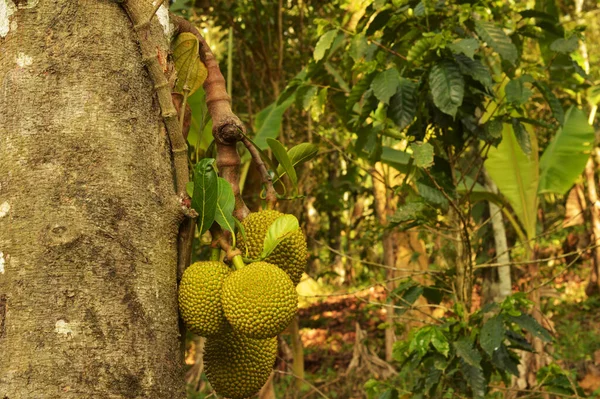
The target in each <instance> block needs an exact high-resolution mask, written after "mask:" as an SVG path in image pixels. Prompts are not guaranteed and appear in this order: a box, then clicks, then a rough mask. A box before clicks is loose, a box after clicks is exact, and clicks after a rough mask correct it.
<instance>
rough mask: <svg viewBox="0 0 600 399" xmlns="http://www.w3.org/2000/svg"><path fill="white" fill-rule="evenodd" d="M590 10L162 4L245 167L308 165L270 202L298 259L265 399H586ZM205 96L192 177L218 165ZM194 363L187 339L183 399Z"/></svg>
mask: <svg viewBox="0 0 600 399" xmlns="http://www.w3.org/2000/svg"><path fill="white" fill-rule="evenodd" d="M598 5H599V3H597V2H596V1H593V0H574V1H570V0H567V1H554V0H538V1H509V2H505V1H488V0H486V1H464V2H462V1H459V2H444V1H425V0H423V1H413V0H411V1H405V0H339V1H338V0H334V1H328V2H321V1H311V0H308V1H307V0H293V1H292V0H285V1H284V0H279V1H278V2H277V1H275V2H271V1H262V0H243V1H219V2H208V1H201V0H197V1H191V0H177V1H176V2H175V3H174V4H172V5H171V11H172V12H175V13H177V14H179V15H181V16H183V17H184V18H186V19H188V20H189V21H191V22H192V23H193V24H195V25H196V26H197V27H198V28H199V29H200V30H201V32H202V33H203V35H204V36H205V38H206V40H207V42H208V43H209V44H210V46H211V48H212V50H213V52H214V53H215V54H216V55H217V58H218V59H219V61H220V65H221V70H222V71H223V72H224V75H225V76H226V80H227V83H228V90H229V93H230V94H231V96H232V98H233V110H234V112H235V113H236V114H237V115H238V116H239V117H240V118H241V119H242V121H243V122H244V123H245V125H246V126H247V128H248V136H249V137H250V138H251V139H252V140H253V142H254V143H255V144H256V146H257V147H259V148H260V149H261V150H263V151H265V153H267V154H269V153H270V151H271V150H272V148H273V146H272V142H273V141H272V140H273V139H276V140H278V141H279V142H280V143H281V144H283V146H284V147H285V148H287V149H288V150H289V154H290V158H291V160H292V161H293V163H294V164H296V163H300V162H304V161H307V160H309V159H310V158H312V160H310V161H309V162H308V163H306V164H304V165H303V166H302V167H299V168H297V170H296V173H297V175H296V176H291V174H290V173H287V174H288V176H286V177H284V178H282V179H281V181H284V182H285V187H283V185H279V186H278V185H276V188H277V189H278V192H279V194H280V197H282V198H283V199H282V200H281V201H279V209H280V210H283V211H285V212H289V213H292V214H295V215H298V218H299V220H300V222H301V226H302V228H303V229H304V231H305V233H306V235H307V237H308V246H309V252H310V259H309V263H308V266H307V269H306V274H305V276H304V277H303V281H302V282H301V284H300V285H299V287H298V290H299V293H300V295H301V309H300V312H299V317H298V320H297V321H296V322H295V323H293V324H292V326H291V327H290V329H289V330H288V331H286V333H284V334H283V335H282V336H281V338H280V344H281V345H280V355H279V357H278V361H277V364H276V368H275V372H274V374H273V376H272V378H271V380H270V382H269V384H268V385H267V386H266V387H265V388H264V389H263V391H262V393H261V397H263V398H268V397H278V398H287V397H298V398H317V397H322V398H351V397H369V398H397V397H421V396H428V397H448V398H451V397H475V398H483V397H517V396H519V397H544V398H547V397H584V396H585V395H591V396H590V397H596V396H598V395H599V392H600V334H599V333H598V332H599V330H600V316H599V315H598V309H599V308H600V279H599V278H598V276H599V275H600V273H599V271H600V250H599V249H598V245H599V244H600V215H599V210H600V204H599V203H598V196H597V172H598V162H599V161H600V159H598V156H599V155H600V154H599V152H598V149H597V139H596V134H595V131H597V126H598V123H597V118H596V110H597V103H598V101H600V87H599V86H598V82H600V76H599V73H600V71H599V69H598V67H597V65H598V62H599V61H600V60H599V59H598V53H597V52H595V51H593V49H595V48H597V46H598V45H600V24H599V22H598V16H599V14H598V10H599V8H598ZM203 96H204V93H203V90H198V91H197V92H196V93H194V94H193V95H192V96H191V97H190V98H189V101H188V102H189V104H190V106H191V110H192V123H191V129H190V132H189V135H188V136H187V141H188V145H189V149H190V150H189V156H190V160H191V162H192V163H198V162H199V161H200V160H201V159H203V158H205V157H210V156H211V155H213V151H214V149H213V148H212V146H211V145H210V143H211V140H212V136H211V122H210V120H209V119H210V118H209V117H208V116H207V115H208V112H207V109H206V106H205V105H204V98H203ZM293 148H295V150H291V149H293ZM240 151H241V152H242V162H243V164H242V176H241V182H240V188H241V189H242V194H243V198H244V200H245V202H246V204H248V206H249V207H250V209H253V210H256V209H258V208H260V207H261V199H260V197H261V194H262V193H261V176H260V174H259V173H258V172H256V171H255V169H254V168H253V167H251V166H250V158H251V157H250V154H249V153H248V152H247V151H246V150H245V149H243V148H240ZM294 151H296V154H295V155H296V157H295V158H294V156H293V152H294ZM300 153H301V154H304V155H305V158H302V157H301V156H299V155H298V154H300ZM276 158H277V159H278V160H279V161H281V159H280V157H276ZM275 163H277V161H275ZM280 169H281V167H280ZM280 171H281V170H280ZM286 172H287V169H286ZM190 191H191V190H190ZM204 240H205V238H204ZM203 244H207V242H206V241H204V242H203V237H200V236H199V235H197V236H196V239H195V242H194V251H193V255H192V256H193V259H192V260H199V259H206V258H207V257H208V252H207V251H208V250H209V247H208V246H207V245H203ZM202 346H203V340H202V339H201V338H198V337H193V336H191V335H190V336H189V337H188V345H187V352H186V362H187V364H188V365H189V367H190V368H189V370H188V374H187V378H188V383H189V386H188V388H189V389H188V391H189V397H190V398H205V397H210V396H211V395H212V394H211V390H210V386H209V385H208V384H207V383H206V381H205V379H204V377H203V375H202V350H201V348H202Z"/></svg>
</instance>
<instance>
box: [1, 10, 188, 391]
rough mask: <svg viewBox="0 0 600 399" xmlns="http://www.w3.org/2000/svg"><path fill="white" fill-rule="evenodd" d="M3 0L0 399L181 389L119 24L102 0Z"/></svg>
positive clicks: (167, 276) (167, 209) (165, 217)
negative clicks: (4, 27) (4, 29)
mask: <svg viewBox="0 0 600 399" xmlns="http://www.w3.org/2000/svg"><path fill="white" fill-rule="evenodd" d="M147 3H148V11H149V12H151V9H152V7H153V6H152V4H151V2H147ZM4 4H5V5H7V7H8V11H9V12H8V21H0V25H6V23H7V22H8V26H9V27H10V30H9V31H8V33H7V34H6V35H4V37H0V82H1V84H2V87H1V90H0V109H1V110H2V113H0V204H5V205H3V206H2V208H3V212H0V256H1V257H2V264H3V267H2V268H0V298H1V302H3V303H4V304H5V305H4V306H0V397H2V398H5V399H7V398H8V399H21V398H23V399H26V398H56V397H60V398H83V397H85V398H89V397H98V398H183V397H184V384H183V374H182V367H181V364H182V362H181V360H182V359H181V352H180V350H179V348H180V346H179V342H178V338H179V331H178V328H177V326H178V323H177V302H176V292H177V284H176V260H177V253H176V252H177V251H176V237H177V230H178V224H179V221H180V214H179V205H178V200H177V197H176V195H175V191H174V187H173V176H172V171H171V158H170V149H169V144H168V140H167V138H166V134H165V131H164V127H163V123H162V119H161V116H160V110H159V108H158V105H157V104H156V102H154V101H153V98H154V93H153V90H152V83H151V81H150V79H149V78H148V76H147V74H146V70H145V68H144V66H143V63H142V61H141V56H140V51H139V47H138V45H137V42H136V40H135V36H134V34H133V30H132V26H131V22H130V21H129V19H128V17H127V15H126V14H125V12H124V11H123V10H122V9H121V8H120V7H119V5H118V4H116V3H114V2H111V1H106V0H104V1H101V0H79V1H71V0H54V1H51V0H40V1H39V2H38V1H17V2H13V1H8V2H6V1H5V2H4ZM17 5H18V6H17ZM4 16H6V14H4ZM163 22H164V21H163ZM152 24H153V28H152V33H153V34H155V35H156V37H157V38H159V39H160V42H161V45H160V46H159V47H157V51H159V52H160V55H161V56H163V59H164V60H166V57H165V56H166V54H167V53H166V46H167V40H166V39H165V36H164V35H165V32H164V31H163V30H162V27H161V25H160V24H159V21H158V18H154V19H153V22H152Z"/></svg>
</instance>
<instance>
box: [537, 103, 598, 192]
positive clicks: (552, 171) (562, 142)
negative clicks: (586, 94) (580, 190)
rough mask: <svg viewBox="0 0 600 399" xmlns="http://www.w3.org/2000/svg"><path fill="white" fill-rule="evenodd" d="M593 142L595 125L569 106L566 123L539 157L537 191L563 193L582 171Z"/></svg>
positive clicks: (579, 111)
mask: <svg viewBox="0 0 600 399" xmlns="http://www.w3.org/2000/svg"><path fill="white" fill-rule="evenodd" d="M593 145H594V128H593V127H592V126H590V125H589V123H588V121H587V117H586V115H585V113H584V112H583V111H582V110H580V109H579V108H576V107H571V108H570V109H569V110H568V111H567V114H566V115H565V124H564V126H563V127H562V129H559V130H558V133H556V136H554V137H553V138H552V140H551V141H550V144H549V145H548V147H547V148H546V151H544V154H543V155H542V158H541V159H540V187H539V192H540V193H557V194H564V193H566V192H567V190H569V188H571V186H572V185H573V183H575V180H576V179H577V177H578V176H579V175H580V174H581V172H583V169H584V168H585V164H586V162H587V160H588V158H589V157H590V151H591V150H592V147H593Z"/></svg>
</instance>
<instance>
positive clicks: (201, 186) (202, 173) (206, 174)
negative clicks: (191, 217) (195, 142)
mask: <svg viewBox="0 0 600 399" xmlns="http://www.w3.org/2000/svg"><path fill="white" fill-rule="evenodd" d="M214 163H215V160H214V159H212V158H206V159H203V160H201V161H200V162H198V163H197V164H196V165H195V166H194V182H193V187H194V188H193V195H192V209H194V210H195V211H196V212H197V213H198V218H197V219H196V223H197V224H198V232H199V233H200V234H204V232H205V231H207V230H208V229H209V228H210V226H211V225H212V224H213V221H214V220H215V212H216V210H217V201H216V200H217V196H218V193H219V190H218V180H217V179H218V177H217V172H216V170H215V167H214Z"/></svg>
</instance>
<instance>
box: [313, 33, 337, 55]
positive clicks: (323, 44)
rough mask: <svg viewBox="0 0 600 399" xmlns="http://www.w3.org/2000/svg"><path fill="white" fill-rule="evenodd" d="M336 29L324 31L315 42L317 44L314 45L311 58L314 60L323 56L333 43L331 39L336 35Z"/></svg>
mask: <svg viewBox="0 0 600 399" xmlns="http://www.w3.org/2000/svg"><path fill="white" fill-rule="evenodd" d="M337 32H338V30H337V29H332V30H330V31H329V32H326V33H325V34H324V35H323V36H321V38H320V39H319V41H318V42H317V46H316V47H315V51H314V53H313V58H314V59H315V61H320V60H321V59H322V58H323V57H325V53H326V52H327V50H329V48H330V47H331V44H332V43H333V39H335V37H336V36H337Z"/></svg>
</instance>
